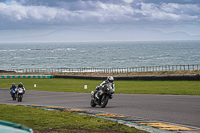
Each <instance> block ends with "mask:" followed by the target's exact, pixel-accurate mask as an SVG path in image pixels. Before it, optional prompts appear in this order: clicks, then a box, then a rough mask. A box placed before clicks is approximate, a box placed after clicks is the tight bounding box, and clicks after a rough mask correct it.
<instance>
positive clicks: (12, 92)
mask: <svg viewBox="0 0 200 133" xmlns="http://www.w3.org/2000/svg"><path fill="white" fill-rule="evenodd" d="M10 94H11V97H12V99H13V100H16V93H15V89H12V90H11V93H10Z"/></svg>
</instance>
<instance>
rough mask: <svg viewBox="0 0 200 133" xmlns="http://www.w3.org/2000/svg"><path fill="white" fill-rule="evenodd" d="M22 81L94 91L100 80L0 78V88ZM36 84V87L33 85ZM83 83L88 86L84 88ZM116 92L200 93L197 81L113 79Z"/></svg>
mask: <svg viewBox="0 0 200 133" xmlns="http://www.w3.org/2000/svg"><path fill="white" fill-rule="evenodd" d="M19 82H22V83H23V84H24V86H25V88H26V89H27V90H38V91H58V92H81V93H90V92H91V91H92V90H93V91H94V90H95V88H96V86H97V85H99V84H100V83H101V82H102V81H101V80H82V79H56V78H53V79H0V88H9V87H10V86H11V84H12V83H16V84H18V83H19ZM34 84H36V87H34ZM84 85H87V86H88V88H87V89H84ZM115 85H116V93H129V94H171V95H200V82H199V81H123V80H120V81H115Z"/></svg>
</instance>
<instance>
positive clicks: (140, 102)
mask: <svg viewBox="0 0 200 133" xmlns="http://www.w3.org/2000/svg"><path fill="white" fill-rule="evenodd" d="M0 104H14V105H15V104H18V105H48V106H59V107H64V108H75V109H84V110H94V111H103V112H108V113H117V114H122V115H128V116H133V117H138V118H142V119H148V120H152V121H164V122H170V123H176V124H181V125H186V126H191V127H197V128H200V96H189V95H152V94H151V95H148V94H114V95H113V99H110V100H109V101H108V104H107V106H106V107H105V108H101V107H99V106H96V107H94V108H93V107H91V106H90V94H89V93H70V92H47V91H46V92H45V91H32V90H26V93H25V95H24V97H23V100H22V102H17V101H13V100H12V98H11V97H10V94H9V90H8V89H0Z"/></svg>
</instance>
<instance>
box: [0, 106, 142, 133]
mask: <svg viewBox="0 0 200 133" xmlns="http://www.w3.org/2000/svg"><path fill="white" fill-rule="evenodd" d="M0 108H1V109H0V120H4V121H9V122H13V123H17V124H21V125H24V126H26V127H29V128H32V129H33V130H34V131H38V132H53V131H54V132H77V131H78V132H79V131H85V132H98V131H101V132H102V131H110V132H111V131H116V132H131V133H133V132H137V133H145V131H140V130H137V129H135V128H130V127H127V126H124V125H122V124H118V123H116V122H112V121H109V120H106V119H102V118H96V117H93V116H89V115H80V114H76V113H71V112H62V111H47V110H44V109H40V108H35V107H24V106H14V105H2V104H0Z"/></svg>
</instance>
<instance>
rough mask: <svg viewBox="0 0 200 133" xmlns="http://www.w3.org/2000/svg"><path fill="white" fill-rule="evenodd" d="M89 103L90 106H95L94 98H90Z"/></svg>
mask: <svg viewBox="0 0 200 133" xmlns="http://www.w3.org/2000/svg"><path fill="white" fill-rule="evenodd" d="M90 105H91V106H92V107H96V103H95V102H94V100H92V99H91V102H90Z"/></svg>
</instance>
